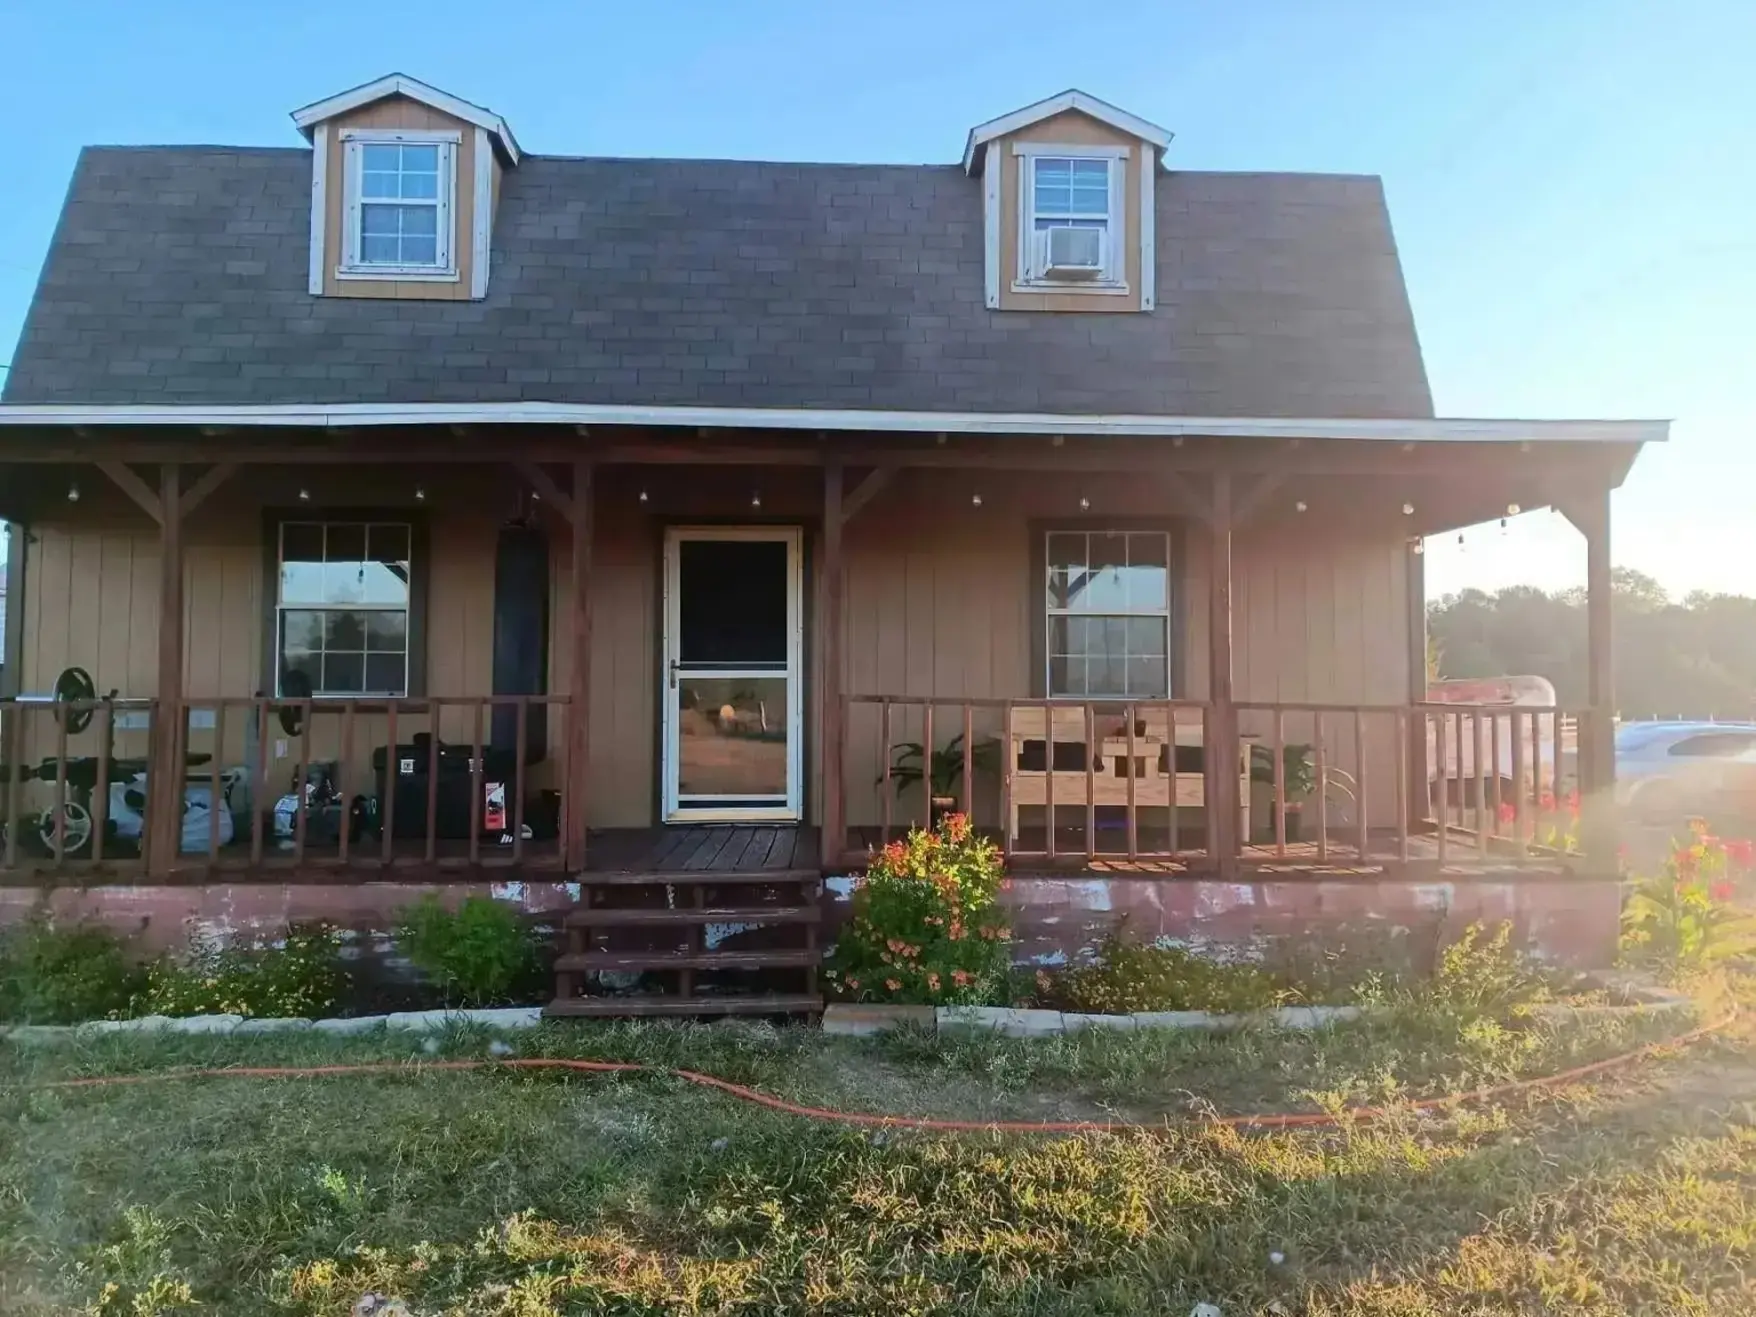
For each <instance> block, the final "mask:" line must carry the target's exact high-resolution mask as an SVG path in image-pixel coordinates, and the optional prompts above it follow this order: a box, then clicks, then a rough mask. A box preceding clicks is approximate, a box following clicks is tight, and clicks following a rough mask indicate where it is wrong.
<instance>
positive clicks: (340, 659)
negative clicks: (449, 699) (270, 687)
mask: <svg viewBox="0 0 1756 1317" xmlns="http://www.w3.org/2000/svg"><path fill="white" fill-rule="evenodd" d="M410 538H411V537H410V530H409V527H408V526H407V525H406V524H401V523H393V522H286V523H283V524H282V526H281V534H280V582H279V587H278V597H277V600H276V606H277V611H278V614H279V627H278V630H279V653H280V677H279V680H280V683H281V686H282V688H283V691H282V693H284V686H285V682H286V678H287V676H288V674H290V673H293V672H299V673H302V674H303V675H304V676H305V677H306V678H307V679H308V680H309V682H310V684H311V690H312V692H313V693H314V694H316V695H389V696H400V695H406V694H407V693H408V581H409V544H410Z"/></svg>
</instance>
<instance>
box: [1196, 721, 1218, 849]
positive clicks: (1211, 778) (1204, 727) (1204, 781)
mask: <svg viewBox="0 0 1756 1317" xmlns="http://www.w3.org/2000/svg"><path fill="white" fill-rule="evenodd" d="M1212 714H1213V706H1212V705H1211V704H1203V705H1202V706H1201V826H1202V830H1203V832H1204V833H1205V834H1206V835H1205V837H1204V838H1203V844H1204V845H1205V846H1206V847H1207V863H1208V866H1209V867H1210V868H1213V869H1218V868H1219V867H1220V859H1221V857H1220V853H1219V849H1220V848H1219V809H1218V805H1219V798H1220V792H1219V785H1220V781H1219V771H1218V769H1217V768H1216V767H1215V764H1214V756H1213V717H1212Z"/></svg>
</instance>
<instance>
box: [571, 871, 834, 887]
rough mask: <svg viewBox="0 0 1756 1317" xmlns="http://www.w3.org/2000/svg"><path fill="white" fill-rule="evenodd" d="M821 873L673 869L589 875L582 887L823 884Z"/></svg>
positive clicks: (583, 880) (584, 878)
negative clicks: (695, 884)
mask: <svg viewBox="0 0 1756 1317" xmlns="http://www.w3.org/2000/svg"><path fill="white" fill-rule="evenodd" d="M822 881H823V874H822V872H821V871H820V870H817V869H670V870H666V871H665V872H663V873H633V872H630V873H607V872H606V873H588V874H586V875H585V876H584V877H582V878H581V879H580V886H581V887H584V888H592V887H655V886H656V887H669V886H686V885H688V884H690V883H717V884H722V885H723V884H726V883H819V882H822Z"/></svg>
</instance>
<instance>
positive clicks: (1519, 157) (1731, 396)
mask: <svg viewBox="0 0 1756 1317" xmlns="http://www.w3.org/2000/svg"><path fill="white" fill-rule="evenodd" d="M1080 24H1088V25H1089V31H1090V38H1089V40H1088V39H1086V38H1084V37H1082V36H1081V35H1080V33H1079V31H1078V28H1079V25H1080ZM1752 49H1756V4H1752V3H1750V0H1672V2H1671V3H1668V4H1664V5H1660V4H1658V3H1655V2H1654V0H1542V3H1538V4H1531V3H1529V0H1523V3H1510V2H1504V0H1474V2H1473V3H1468V4H1465V3H1463V2H1462V0H1453V2H1448V3H1435V4H1404V3H1396V2H1395V0H1358V2H1355V3H1345V2H1342V0H1333V2H1332V0H1244V2H1243V3H1239V2H1238V0H1229V2H1228V0H1199V2H1198V0H1160V2H1159V3H1148V2H1145V0H1140V2H1135V0H1111V2H1110V3H1108V4H1102V5H1090V4H1087V5H1067V4H1066V3H1065V0H1060V2H1059V3H1040V2H1039V0H955V2H953V0H936V3H917V2H916V0H887V2H886V3H883V4H863V5H854V4H824V3H822V0H815V2H814V3H803V2H801V0H786V2H784V3H782V2H778V0H777V2H774V3H758V2H757V0H742V2H740V3H736V4H729V3H724V2H723V0H720V2H718V3H715V2H713V0H698V2H696V3H681V2H678V3H664V2H663V0H648V2H647V3H644V4H640V5H612V4H609V3H604V2H602V0H596V2H589V3H588V2H583V0H571V2H564V0H550V2H541V0H501V3H498V4H487V5H483V4H462V3H454V2H452V0H426V3H422V4H401V3H395V2H393V0H375V2H374V3H373V4H370V5H366V6H361V5H359V4H357V3H356V4H337V3H329V2H328V0H305V2H304V3H302V4H299V5H253V4H238V3H236V0H233V2H232V3H227V4H220V3H191V2H187V0H155V3H153V4H150V5H143V4H139V3H138V2H137V0H136V2H131V3H112V2H111V0H84V2H83V3H81V4H78V5H71V4H60V5H54V4H39V3H30V2H29V0H0V52H4V55H3V56H0V57H3V58H4V60H5V66H4V71H3V73H0V116H4V118H5V121H6V122H8V123H10V124H12V125H13V133H14V135H13V140H12V148H11V152H10V157H11V158H10V160H9V161H8V170H7V179H8V182H7V187H6V189H5V193H6V205H5V206H3V207H0V361H3V360H4V359H5V358H6V356H8V355H9V354H10V352H11V347H12V344H13V342H14V341H15V339H16V336H17V333H18V329H19V326H20V324H21V323H22V321H23V318H24V312H25V307H26V304H27V302H28V300H29V297H30V291H31V288H32V285H33V284H34V282H35V278H36V271H37V267H38V265H39V263H40V262H41V259H42V255H43V252H44V250H45V249H46V247H47V244H48V240H49V234H50V231H51V229H52V227H53V224H54V219H55V214H56V211H57V209H58V207H59V205H60V202H61V198H62V195H63V193H64V191H65V189H66V185H67V180H68V176H69V174H70V172H71V170H72V166H73V160H74V156H75V153H76V152H77V150H78V148H79V146H80V145H81V144H82V143H87V142H226V143H240V144H262V145H292V144H296V143H297V142H298V140H299V139H298V137H297V136H296V134H295V132H294V130H293V128H292V125H291V123H290V122H289V120H288V119H287V113H288V111H290V110H292V109H294V108H295V107H297V106H299V105H303V104H305V103H307V102H309V101H313V100H317V99H319V98H321V97H323V96H326V95H329V94H331V93H333V92H336V91H340V90H342V89H343V88H346V87H349V86H352V85H354V84H356V83H359V82H363V81H366V80H368V79H370V78H373V77H376V76H378V75H379V74H381V73H385V72H389V71H391V70H393V69H395V70H401V71H404V72H407V73H411V74H413V75H414V76H416V77H419V78H422V79H425V80H426V81H428V82H431V83H434V84H436V85H438V86H440V87H443V88H445V89H446V90H448V91H452V92H455V93H456V94H458V95H460V96H464V97H466V98H468V99H470V100H474V101H477V102H480V103H483V104H486V105H490V106H492V107H493V108H494V109H495V110H497V111H499V112H500V113H501V114H503V115H505V116H506V117H507V119H508V120H509V121H510V122H511V124H512V125H513V128H514V130H515V131H516V132H517V133H518V135H519V138H520V140H521V142H522V143H523V144H524V145H525V146H526V147H527V148H528V149H530V150H533V151H538V152H554V153H562V154H604V155H672V156H739V157H764V158H771V159H804V160H822V159H841V160H868V161H949V160H953V159H955V158H956V157H957V155H958V154H959V152H960V150H961V148H962V143H963V136H964V133H965V131H966V130H967V129H968V128H969V126H970V125H972V124H974V123H978V122H980V121H982V120H985V119H988V118H991V117H993V116H994V115H997V114H1000V113H1003V112H1005V111H1007V110H1010V109H1014V108H1016V107H1018V106H1020V105H1023V104H1026V103H1028V102H1030V101H1032V100H1036V99H1038V98H1040V97H1042V96H1045V95H1048V94H1050V93H1053V92H1056V91H1059V90H1062V89H1064V88H1066V87H1069V86H1078V87H1081V88H1083V89H1084V90H1086V91H1089V92H1092V93H1093V94H1095V95H1098V96H1101V97H1103V98H1105V99H1107V100H1110V101H1113V102H1115V103H1116V104H1118V105H1121V106H1122V107H1124V108H1126V109H1128V110H1130V111H1133V112H1134V113H1137V114H1139V115H1141V116H1143V117H1145V118H1147V119H1151V120H1153V121H1155V122H1157V123H1160V124H1163V125H1165V126H1166V127H1168V128H1170V129H1171V130H1172V131H1173V132H1175V134H1176V140H1175V141H1174V142H1173V143H1172V147H1171V154H1170V163H1171V165H1172V166H1173V167H1175V168H1185V169H1308V170H1339V171H1349V172H1356V171H1357V172H1367V173H1377V174H1381V175H1382V176H1383V177H1384V180H1385V185H1386V188H1387V191H1388V194H1389V198H1390V206H1391V215H1392V219H1393V221H1394V223H1395V226H1396V232H1397V237H1398V241H1399V244H1400V248H1401V252H1402V260H1403V266H1404V270H1405V272H1406V274H1407V277H1408V281H1409V287H1410V293H1411V296H1412V298H1413V301H1414V309H1415V316H1416V320H1417V322H1418V323H1419V325H1420V330H1421V340H1422V345H1423V348H1424V350H1425V354H1426V360H1427V369H1428V373H1429V375H1430V376H1431V379H1432V382H1433V390H1434V394H1435V401H1436V403H1437V406H1438V410H1439V412H1440V414H1441V415H1456V416H1539V417H1548V416H1642V417H1645V416H1657V417H1669V418H1674V419H1675V421H1676V426H1675V429H1674V434H1673V442H1672V444H1671V445H1670V447H1669V448H1668V449H1665V450H1649V451H1648V452H1647V453H1646V455H1645V456H1643V457H1642V459H1641V461H1640V463H1639V465H1638V466H1637V467H1636V469H1635V472H1634V474H1633V476H1632V477H1631V478H1630V480H1629V482H1628V484H1627V486H1626V487H1625V488H1624V489H1623V491H1622V492H1621V493H1620V494H1618V496H1617V501H1616V517H1617V526H1616V538H1617V547H1616V555H1615V556H1616V560H1617V561H1618V562H1619V563H1624V564H1626V565H1629V566H1632V567H1637V568H1639V569H1641V570H1643V571H1647V572H1650V573H1652V574H1654V575H1656V576H1657V577H1658V578H1659V579H1660V580H1661V581H1662V582H1664V584H1666V585H1667V586H1668V587H1670V588H1671V589H1673V590H1676V591H1685V590H1689V589H1696V588H1705V589H1712V590H1730V591H1739V592H1746V593H1756V516H1752V515H1751V511H1750V500H1751V496H1752V492H1753V491H1756V479H1753V477H1756V456H1753V455H1752V452H1751V446H1750V445H1751V436H1752V430H1753V429H1756V426H1753V422H1756V401H1752V398H1753V396H1756V333H1753V332H1752V329H1753V327H1756V319H1753V317H1752V315H1751V312H1750V310H1749V308H1751V307H1752V306H1756V167H1753V166H1752V161H1753V160H1756V153H1753V149H1752V146H1751V141H1752V129H1753V128H1756V79H1752V78H1751V77H1750V72H1749V52H1750V51H1751V50H1752ZM1427 561H1428V576H1429V584H1430V586H1431V588H1432V589H1433V590H1435V591H1439V590H1445V589H1453V588H1457V587H1458V586H1461V585H1465V584H1474V585H1482V586H1487V587H1494V586H1498V585H1502V584H1507V583H1511V582H1519V581H1527V582H1531V583H1534V584H1539V585H1544V586H1558V585H1566V584H1572V583H1576V582H1579V581H1581V580H1582V579H1583V575H1584V550H1583V547H1582V545H1581V543H1580V541H1579V540H1578V538H1577V536H1575V535H1574V534H1573V532H1572V531H1571V530H1570V529H1568V528H1567V527H1566V526H1565V524H1564V523H1562V522H1561V521H1560V519H1559V518H1557V517H1554V516H1552V515H1550V514H1546V513H1533V514H1526V515H1525V516H1523V517H1520V518H1516V519H1514V521H1513V523H1512V525H1511V527H1510V528H1509V529H1508V530H1506V531H1504V532H1502V531H1501V530H1500V529H1499V528H1498V527H1494V526H1490V527H1487V528H1483V529H1478V530H1475V531H1472V532H1471V533H1470V534H1469V535H1467V536H1465V541H1464V544H1463V545H1462V546H1461V548H1460V547H1459V546H1458V545H1457V544H1455V543H1454V542H1451V541H1447V542H1446V543H1444V544H1436V545H1434V546H1433V547H1432V548H1431V550H1430V551H1429V554H1428V559H1427Z"/></svg>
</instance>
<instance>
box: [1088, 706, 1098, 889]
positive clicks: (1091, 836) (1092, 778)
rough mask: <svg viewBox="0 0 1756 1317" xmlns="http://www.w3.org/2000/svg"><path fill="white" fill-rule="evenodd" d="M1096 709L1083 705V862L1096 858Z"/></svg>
mask: <svg viewBox="0 0 1756 1317" xmlns="http://www.w3.org/2000/svg"><path fill="white" fill-rule="evenodd" d="M1097 758H1098V743H1097V709H1096V706H1094V705H1093V704H1092V703H1091V701H1089V700H1087V701H1086V703H1085V860H1086V863H1087V864H1089V863H1091V861H1092V860H1094V859H1096V858H1097Z"/></svg>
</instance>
